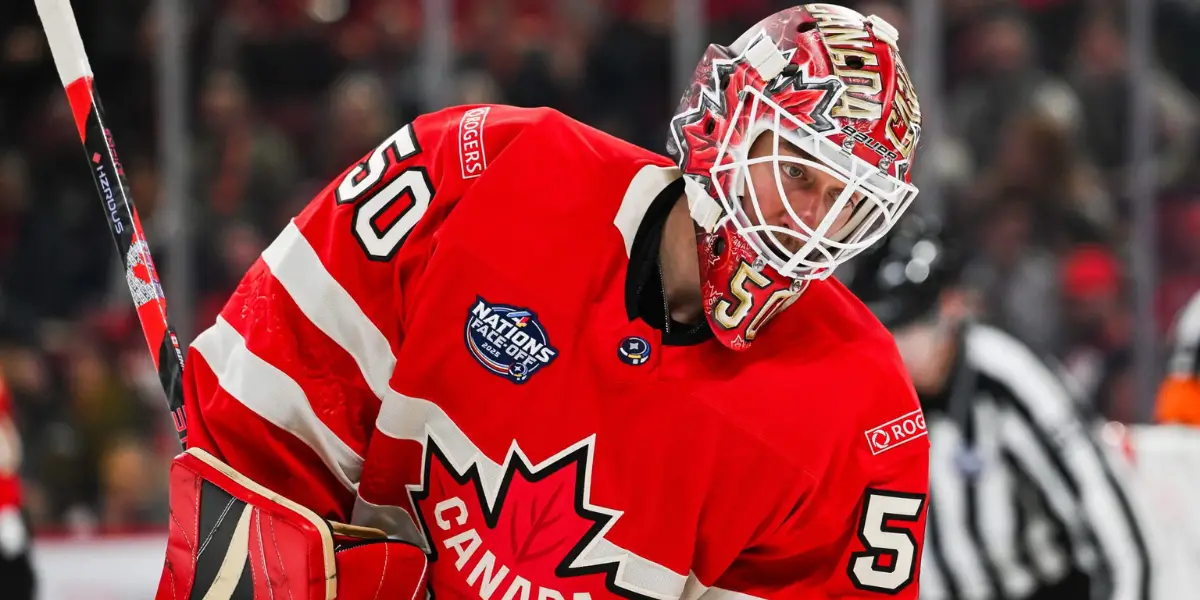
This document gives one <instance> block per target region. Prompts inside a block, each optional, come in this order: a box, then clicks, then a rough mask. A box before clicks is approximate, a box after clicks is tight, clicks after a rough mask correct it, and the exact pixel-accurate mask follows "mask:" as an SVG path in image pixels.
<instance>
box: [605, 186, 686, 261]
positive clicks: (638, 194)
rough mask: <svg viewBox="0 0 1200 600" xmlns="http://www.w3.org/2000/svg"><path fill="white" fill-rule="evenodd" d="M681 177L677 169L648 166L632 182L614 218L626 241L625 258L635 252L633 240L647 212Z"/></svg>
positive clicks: (614, 222) (614, 223)
mask: <svg viewBox="0 0 1200 600" xmlns="http://www.w3.org/2000/svg"><path fill="white" fill-rule="evenodd" d="M679 177H680V173H679V169H676V168H675V167H660V166H657V165H646V166H644V167H642V169H641V170H640V171H638V172H637V175H634V176H633V179H632V180H630V182H629V187H628V188H626V190H625V197H624V198H622V199H621V207H620V208H618V209H617V216H616V217H614V218H613V225H616V226H617V229H618V230H620V231H621V237H622V238H624V241H625V256H629V253H630V252H632V251H633V239H634V238H635V237H637V232H638V227H640V226H641V224H642V220H643V219H645V218H646V211H647V210H649V209H650V205H651V204H652V203H653V202H654V199H655V198H657V197H658V194H659V192H661V191H663V189H664V188H666V187H667V186H668V185H670V184H671V182H673V181H675V180H676V179H679Z"/></svg>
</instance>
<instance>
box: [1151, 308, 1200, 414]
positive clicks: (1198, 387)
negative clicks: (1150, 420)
mask: <svg viewBox="0 0 1200 600" xmlns="http://www.w3.org/2000/svg"><path fill="white" fill-rule="evenodd" d="M1170 341H1171V356H1170V358H1169V359H1168V360H1167V372H1166V375H1165V377H1164V378H1163V381H1162V385H1161V386H1160V387H1159V389H1158V402H1157V406H1156V407H1155V410H1154V418H1155V420H1156V421H1158V422H1159V423H1168V424H1180V425H1195V426H1200V292H1197V293H1196V294H1194V295H1193V296H1192V297H1191V298H1190V299H1188V302H1187V304H1186V305H1185V306H1184V307H1183V309H1182V310H1180V311H1179V314H1178V315H1176V316H1175V322H1174V323H1173V324H1172V325H1171V335H1170Z"/></svg>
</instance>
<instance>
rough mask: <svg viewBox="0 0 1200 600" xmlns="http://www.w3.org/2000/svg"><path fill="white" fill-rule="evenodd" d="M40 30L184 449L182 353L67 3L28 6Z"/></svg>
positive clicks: (52, 0) (39, 0)
mask: <svg viewBox="0 0 1200 600" xmlns="http://www.w3.org/2000/svg"><path fill="white" fill-rule="evenodd" d="M34 1H35V3H36V4H37V11H38V16H39V17H40V18H41V20H42V29H43V30H44V31H45V32H46V39H47V40H49V42H50V52H51V54H52V55H53V56H54V65H55V66H56V67H57V68H58V75H59V77H60V78H61V79H62V83H63V88H64V89H65V91H66V93H67V101H68V102H69V103H70V105H71V113H72V114H73V116H74V117H75V126H76V127H77V128H78V129H79V137H80V139H81V140H82V141H83V149H84V151H85V154H86V156H87V159H88V165H89V167H91V171H92V179H93V180H94V181H95V183H96V191H97V193H99V194H100V202H101V204H102V205H103V206H104V213H105V215H107V216H108V219H107V220H108V228H109V231H111V232H112V236H113V241H115V242H116V244H117V251H118V252H119V253H120V255H121V261H122V264H123V265H124V267H125V282H126V283H127V284H128V285H129V292H130V294H132V296H133V304H134V306H135V307H136V308H137V314H138V320H139V321H141V324H142V333H143V334H145V336H146V344H147V345H148V346H149V348H150V356H151V358H152V359H153V360H154V367H155V369H157V370H158V379H159V382H161V383H162V386H163V391H164V392H166V394H167V407H168V408H169V409H170V410H171V419H172V420H173V421H174V422H175V431H176V433H178V434H179V443H180V444H182V445H183V447H184V448H187V416H186V415H185V414H184V410H183V352H182V351H181V350H180V349H179V339H178V337H176V335H175V329H174V328H173V327H171V324H170V323H168V322H167V300H166V298H165V297H164V296H163V291H162V286H161V285H160V284H159V282H158V272H157V271H156V270H155V268H154V261H153V260H152V259H151V258H150V247H149V246H148V245H147V243H146V235H145V234H144V233H142V222H141V219H139V218H138V213H137V209H136V208H135V207H134V205H133V198H131V197H130V196H129V185H128V184H127V183H126V181H125V171H124V169H122V168H121V161H120V160H119V159H118V158H117V151H116V148H115V146H114V145H113V139H112V133H111V132H110V131H109V130H108V127H106V126H105V125H104V123H105V117H104V110H103V108H102V107H101V105H100V97H99V96H97V95H96V91H95V89H94V88H93V84H92V67H91V65H90V64H89V63H88V58H87V53H86V52H85V51H84V48H83V39H82V38H81V37H80V36H79V26H78V24H77V23H76V22H75V13H74V12H73V11H72V10H71V3H70V0H34Z"/></svg>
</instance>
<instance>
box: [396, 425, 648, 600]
mask: <svg viewBox="0 0 1200 600" xmlns="http://www.w3.org/2000/svg"><path fill="white" fill-rule="evenodd" d="M428 444H429V445H428V449H427V452H426V459H425V485H424V488H423V489H421V490H420V491H418V492H415V493H414V494H413V501H414V504H415V505H416V507H417V512H418V515H419V517H420V520H421V524H422V527H423V529H424V532H425V536H426V539H427V540H428V541H429V546H430V551H431V566H430V582H431V584H430V587H431V589H432V591H433V594H434V595H435V596H437V595H438V594H442V595H443V597H447V598H448V597H457V596H459V595H467V594H469V595H471V596H475V595H482V596H483V597H484V598H487V597H489V596H491V597H495V598H546V597H550V598H564V599H568V600H569V599H571V598H574V597H575V594H588V595H590V596H591V598H593V599H595V598H616V597H626V598H639V597H640V596H638V595H637V594H634V593H632V592H627V591H625V590H622V589H620V588H619V587H617V586H615V585H611V580H612V578H613V576H614V574H615V572H616V568H617V565H616V564H615V563H612V564H603V565H595V566H588V567H578V566H577V567H573V566H572V563H574V561H575V559H576V558H578V557H579V556H580V554H581V553H582V552H583V551H584V550H585V549H586V548H587V547H588V544H589V543H591V542H592V541H594V540H596V539H597V537H598V536H600V535H602V533H603V531H604V530H605V529H607V526H608V525H609V524H610V523H611V521H612V519H613V518H614V513H612V512H611V511H603V509H599V508H597V507H592V506H589V505H588V502H587V492H586V486H585V482H586V480H587V476H588V474H587V461H588V452H587V451H588V447H587V446H586V445H582V446H580V447H579V448H577V449H575V450H573V451H571V452H568V453H566V454H565V455H564V456H562V457H561V458H557V459H554V460H552V461H549V462H548V464H544V465H538V466H537V467H533V466H531V465H530V464H529V461H528V460H527V459H526V458H525V456H524V454H523V453H522V452H521V451H520V449H519V448H517V447H516V446H514V447H513V450H512V451H510V453H509V457H508V460H507V461H506V466H505V467H503V468H504V472H503V475H502V476H501V478H500V482H499V488H498V489H497V491H496V493H495V497H494V500H490V501H489V499H488V495H487V494H485V493H484V483H483V481H482V480H481V477H480V472H479V466H478V465H477V464H471V465H470V466H469V467H467V468H465V469H464V470H463V471H462V472H461V473H460V472H459V471H458V470H457V469H456V468H455V467H454V466H453V465H452V464H451V463H450V461H449V460H448V459H447V458H446V455H445V453H444V452H443V451H442V450H441V449H440V448H439V447H438V446H437V444H436V442H435V440H432V439H430V440H429V443H428ZM602 511H603V512H602ZM542 590H546V592H547V593H546V594H543V593H542Z"/></svg>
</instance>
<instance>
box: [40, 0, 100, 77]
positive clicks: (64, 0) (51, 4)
mask: <svg viewBox="0 0 1200 600" xmlns="http://www.w3.org/2000/svg"><path fill="white" fill-rule="evenodd" d="M34 3H35V4H37V11H38V16H39V17H41V19H42V28H43V29H45V31H46V39H47V40H49V41H50V53H51V54H53V55H54V65H55V66H56V67H58V76H59V78H60V79H62V83H63V85H64V86H65V85H67V84H68V83H71V82H72V81H75V80H76V79H79V78H80V77H88V76H90V75H91V74H92V65H91V64H89V63H88V58H87V53H86V52H84V50H83V38H81V37H80V36H79V25H78V24H77V23H76V22H75V12H74V11H73V10H71V1H70V0H34Z"/></svg>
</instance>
